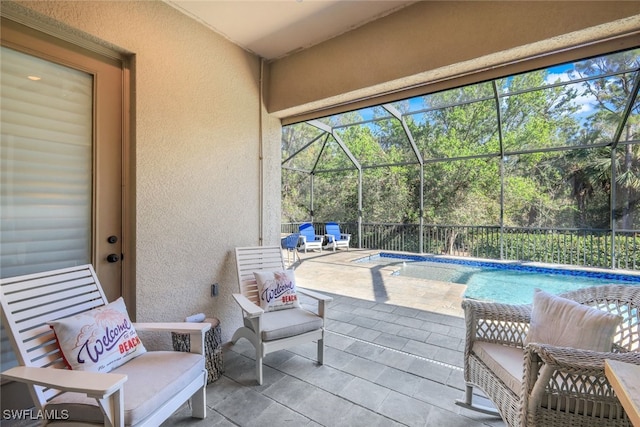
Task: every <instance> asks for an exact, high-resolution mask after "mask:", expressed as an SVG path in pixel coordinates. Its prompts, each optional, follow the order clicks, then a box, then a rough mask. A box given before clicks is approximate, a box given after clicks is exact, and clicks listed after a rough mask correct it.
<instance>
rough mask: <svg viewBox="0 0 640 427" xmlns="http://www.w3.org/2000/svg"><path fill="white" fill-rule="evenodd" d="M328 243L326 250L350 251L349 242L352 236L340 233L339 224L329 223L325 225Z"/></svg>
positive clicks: (325, 246)
mask: <svg viewBox="0 0 640 427" xmlns="http://www.w3.org/2000/svg"><path fill="white" fill-rule="evenodd" d="M325 237H326V238H327V239H326V243H325V245H324V246H323V248H324V249H332V250H333V251H334V252H335V250H336V249H339V248H347V250H349V242H350V241H351V234H347V233H342V232H340V226H339V225H338V223H337V222H328V223H327V224H326V225H325Z"/></svg>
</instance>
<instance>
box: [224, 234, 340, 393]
mask: <svg viewBox="0 0 640 427" xmlns="http://www.w3.org/2000/svg"><path fill="white" fill-rule="evenodd" d="M236 267H237V272H238V282H239V283H238V284H239V287H240V293H239V294H233V297H234V298H235V300H236V302H237V303H238V305H239V306H240V308H241V309H242V311H243V319H244V326H243V327H241V328H239V329H238V330H237V331H236V332H235V333H234V334H233V337H232V338H231V343H232V344H235V343H236V342H237V341H238V340H239V339H240V338H246V339H247V340H249V342H251V344H253V347H254V348H255V352H256V353H255V354H256V356H255V358H256V377H257V380H258V384H262V380H263V378H262V359H263V358H264V357H265V356H266V355H267V354H269V353H273V352H275V351H278V350H283V349H286V348H290V347H293V346H296V345H299V344H305V343H308V342H312V341H317V357H318V363H319V364H321V365H322V364H323V361H324V325H325V320H326V319H325V314H326V306H327V304H328V303H329V302H330V301H331V300H332V298H331V297H328V296H325V295H322V294H320V293H317V292H312V291H310V290H307V289H301V288H298V287H296V286H295V283H293V286H290V285H291V284H292V282H294V279H293V270H285V268H284V259H283V255H282V249H281V248H280V247H278V246H259V247H246V248H236ZM276 275H277V276H278V277H284V276H285V275H286V277H287V279H286V283H284V282H281V281H279V280H278V279H277V278H276ZM270 285H272V287H271V286H270ZM283 287H287V288H288V289H293V290H294V292H293V293H291V292H288V293H287V294H286V295H285V296H283V297H282V298H281V299H280V298H278V299H277V300H271V301H268V298H262V297H261V294H262V295H265V294H269V288H270V289H271V290H274V289H275V288H278V289H282V288H283ZM261 291H262V292H261ZM296 293H297V294H304V295H306V296H308V297H310V298H311V299H313V300H315V302H316V303H317V305H316V307H315V311H313V312H312V311H309V310H306V309H305V308H302V306H301V305H300V304H299V302H298V300H297V295H296ZM270 295H272V294H270ZM285 299H286V301H287V304H288V303H291V304H288V305H289V306H284V305H279V306H278V305H277V304H283V303H282V301H283V300H285Z"/></svg>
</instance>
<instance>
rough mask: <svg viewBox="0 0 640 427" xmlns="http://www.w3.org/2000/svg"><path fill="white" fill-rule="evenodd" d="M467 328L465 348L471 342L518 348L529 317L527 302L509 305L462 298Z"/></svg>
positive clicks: (524, 334) (521, 342)
mask: <svg viewBox="0 0 640 427" xmlns="http://www.w3.org/2000/svg"><path fill="white" fill-rule="evenodd" d="M462 308H463V309H464V315H465V323H466V330H467V337H466V347H467V351H470V349H471V347H472V345H473V344H472V343H473V341H476V340H480V341H487V342H492V343H497V344H504V345H509V346H517V347H522V346H523V345H524V339H525V337H526V335H527V332H528V330H529V322H530V320H531V306H530V305H513V304H502V303H492V302H483V301H476V300H471V299H465V300H463V301H462Z"/></svg>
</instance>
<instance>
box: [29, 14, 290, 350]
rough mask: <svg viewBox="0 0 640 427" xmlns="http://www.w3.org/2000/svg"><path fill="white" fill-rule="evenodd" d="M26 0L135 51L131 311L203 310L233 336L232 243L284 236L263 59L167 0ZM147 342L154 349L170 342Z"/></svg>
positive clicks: (276, 126) (144, 316)
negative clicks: (214, 286) (215, 291)
mask: <svg viewBox="0 0 640 427" xmlns="http://www.w3.org/2000/svg"><path fill="white" fill-rule="evenodd" d="M20 4H21V5H23V6H25V7H27V8H30V9H32V10H34V11H37V12H39V13H42V14H44V15H46V16H48V17H51V18H53V19H54V20H56V21H60V22H62V23H64V24H66V25H68V26H71V27H73V28H75V29H78V30H80V31H83V32H86V33H88V34H89V35H91V36H93V37H95V38H97V39H99V40H102V41H105V42H106V43H107V44H111V45H114V46H118V47H119V48H121V49H122V50H124V51H128V52H132V53H133V54H134V55H135V73H134V75H135V94H134V98H133V103H134V106H135V110H136V123H135V141H134V143H135V151H136V160H135V169H136V183H135V187H136V190H135V191H136V193H137V196H136V206H135V209H136V211H137V212H136V215H137V222H136V235H137V237H136V239H137V240H136V258H137V266H136V299H137V302H136V307H129V310H130V311H133V310H135V312H136V317H137V320H138V321H141V322H146V321H180V320H182V319H184V317H185V316H187V315H190V314H193V313H198V312H204V313H206V314H207V315H208V316H215V317H218V318H220V320H221V322H222V331H223V340H225V341H226V340H228V339H230V337H231V334H232V333H233V331H234V330H235V329H236V328H237V327H238V326H240V324H241V323H242V320H241V316H240V310H239V309H238V307H237V305H236V304H235V302H234V301H233V300H232V297H231V293H232V292H237V280H236V272H235V261H234V256H233V248H234V247H236V246H250V245H257V244H258V243H259V236H260V235H261V230H260V226H261V225H262V228H263V230H264V242H265V243H272V244H275V243H277V244H279V236H280V161H279V159H280V138H281V136H280V132H281V128H280V121H279V120H277V119H274V118H273V117H269V116H268V115H267V114H266V113H265V111H264V109H263V108H262V106H261V104H260V100H261V98H260V92H259V85H260V68H261V67H260V60H259V59H258V58H257V57H255V56H253V55H251V54H249V53H247V52H246V51H244V50H242V49H241V48H239V47H237V46H235V45H233V44H232V43H230V42H228V41H227V40H226V39H224V38H223V37H221V36H219V35H217V34H216V33H214V32H212V31H211V30H209V29H207V28H205V27H204V26H202V25H201V24H199V23H197V22H195V21H194V20H192V19H189V18H188V17H186V16H184V15H183V14H181V13H179V12H177V11H176V10H174V9H173V8H171V7H169V6H167V5H166V4H164V3H162V2H159V1H126V2H120V1H114V2H109V1H87V2H83V1H69V2H57V1H48V2H31V1H28V2H21V3H20ZM261 123H262V129H261ZM261 134H263V136H264V148H263V155H264V165H263V168H262V175H263V177H262V179H263V180H264V186H263V190H262V195H261V184H260V181H261V177H260V173H261V172H260V171H261V168H260V160H259V154H260V143H259V141H260V136H261ZM261 198H262V199H263V201H264V202H263V206H264V207H263V212H262V214H263V218H262V220H261V215H260V214H261V206H260V200H261ZM214 282H217V283H219V284H220V294H219V296H218V297H216V298H212V297H211V296H210V284H211V283H214ZM150 340H151V342H148V341H145V345H147V346H148V347H151V348H154V347H158V346H160V345H161V344H163V343H164V344H166V343H167V342H168V340H166V338H159V337H150Z"/></svg>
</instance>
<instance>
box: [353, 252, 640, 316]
mask: <svg viewBox="0 0 640 427" xmlns="http://www.w3.org/2000/svg"><path fill="white" fill-rule="evenodd" d="M359 261H360V262H369V263H375V264H383V265H395V266H398V267H399V269H398V270H397V271H395V272H394V273H393V274H394V275H399V276H408V277H415V278H419V279H428V280H438V281H442V282H449V283H457V284H461V285H466V286H467V289H466V292H465V295H464V296H465V297H466V298H473V299H478V300H486V301H494V302H503V303H508V304H529V303H531V302H532V300H533V292H534V289H542V290H545V291H547V292H550V293H553V294H561V293H563V292H567V291H572V290H576V289H580V288H584V287H587V286H598V285H604V284H625V285H629V286H640V275H638V274H636V275H633V274H621V273H617V272H601V271H598V272H596V271H593V272H591V271H585V270H566V269H554V268H549V267H534V266H526V265H523V264H500V263H495V262H493V263H492V262H483V261H465V260H458V259H456V260H453V259H445V258H435V257H427V256H419V255H416V256H413V255H396V254H389V253H381V254H379V255H377V256H372V257H367V258H363V259H361V260H359Z"/></svg>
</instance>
